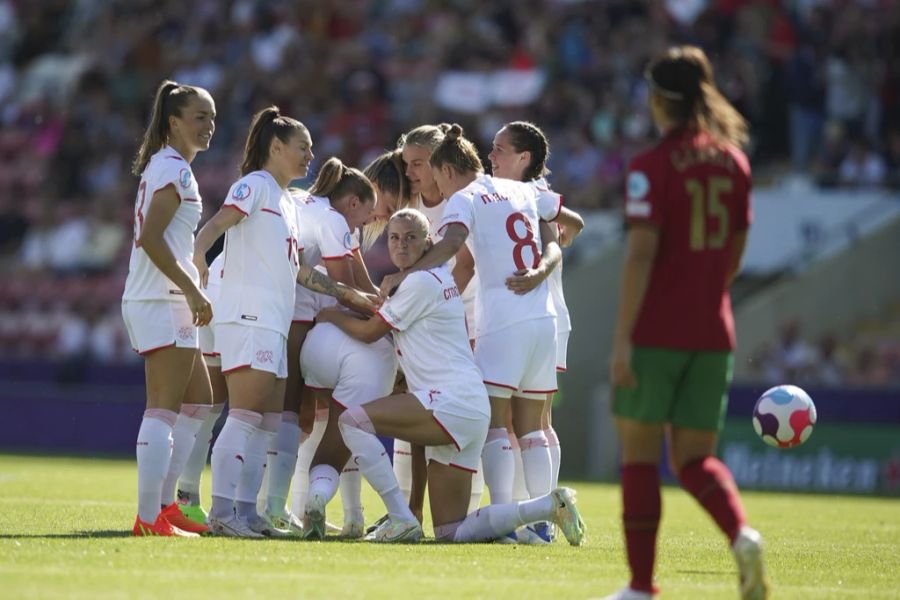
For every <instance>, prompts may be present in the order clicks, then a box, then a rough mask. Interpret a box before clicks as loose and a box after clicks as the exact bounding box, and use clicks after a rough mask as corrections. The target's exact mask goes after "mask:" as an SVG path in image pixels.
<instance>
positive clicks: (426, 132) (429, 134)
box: [397, 123, 450, 150]
mask: <svg viewBox="0 0 900 600" xmlns="http://www.w3.org/2000/svg"><path fill="white" fill-rule="evenodd" d="M448 131H450V124H449V123H440V124H439V125H419V126H418V127H416V128H415V129H410V130H409V131H407V132H406V133H404V134H403V135H401V136H400V139H399V140H397V150H403V148H404V146H421V147H422V148H428V149H429V150H434V149H435V148H437V146H438V144H440V143H441V142H442V141H444V136H445V135H446V134H447V132H448Z"/></svg>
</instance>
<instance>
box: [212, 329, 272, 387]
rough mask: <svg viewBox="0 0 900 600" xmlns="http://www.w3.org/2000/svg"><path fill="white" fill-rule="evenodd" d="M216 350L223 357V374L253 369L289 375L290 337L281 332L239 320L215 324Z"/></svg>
mask: <svg viewBox="0 0 900 600" xmlns="http://www.w3.org/2000/svg"><path fill="white" fill-rule="evenodd" d="M215 336H216V350H218V351H219V354H220V356H221V361H222V363H221V366H222V374H223V375H224V374H228V373H231V372H232V371H237V370H238V369H244V368H248V367H249V368H251V369H256V370H257V371H268V372H269V373H274V374H275V377H276V378H277V379H285V378H286V377H287V338H286V337H284V336H283V335H281V333H279V332H277V331H273V330H271V329H263V328H262V327H248V326H247V325H239V324H238V323H218V324H216V326H215Z"/></svg>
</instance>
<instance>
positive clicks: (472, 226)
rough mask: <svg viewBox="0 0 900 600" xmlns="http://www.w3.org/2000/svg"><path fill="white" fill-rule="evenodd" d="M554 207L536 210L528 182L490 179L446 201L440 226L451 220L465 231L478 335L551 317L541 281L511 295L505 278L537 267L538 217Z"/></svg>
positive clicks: (481, 179)
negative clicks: (474, 279) (475, 284)
mask: <svg viewBox="0 0 900 600" xmlns="http://www.w3.org/2000/svg"><path fill="white" fill-rule="evenodd" d="M557 208H558V207H554V208H553V210H549V209H548V208H547V207H541V206H539V204H538V198H537V196H536V194H535V192H534V190H533V189H532V188H531V187H530V186H529V185H528V184H525V183H521V182H517V181H513V180H510V179H499V178H494V177H491V176H489V175H482V176H480V177H478V178H477V179H476V180H475V181H473V182H472V183H471V184H469V185H468V186H466V187H465V188H463V189H462V190H461V191H459V192H457V193H456V194H454V195H453V196H452V197H451V198H450V201H449V202H448V205H447V209H446V210H445V212H444V220H443V225H442V228H445V227H447V226H449V225H450V224H451V223H453V222H460V223H462V224H463V225H465V226H466V227H468V228H469V237H468V240H467V242H466V243H467V244H468V246H469V249H470V250H471V252H472V256H473V258H474V259H475V268H476V270H477V272H478V276H479V288H478V298H477V307H478V308H477V309H476V310H477V314H478V317H477V323H478V325H477V326H478V331H477V334H478V335H482V334H485V333H489V332H491V331H496V330H499V329H503V328H505V327H509V326H511V325H514V324H516V323H518V322H521V321H524V320H527V319H535V318H542V317H549V316H552V315H553V310H552V305H551V303H550V299H549V290H548V286H547V284H546V282H544V283H541V285H539V286H538V287H537V288H536V289H534V290H532V291H531V292H529V293H527V294H523V295H516V294H514V293H513V292H512V291H510V290H509V289H508V288H507V287H506V280H507V278H508V277H510V276H511V275H512V274H513V273H515V272H516V271H520V270H523V269H530V268H534V267H536V266H537V265H538V263H539V262H540V259H541V254H542V245H541V237H540V225H539V223H540V219H541V218H542V217H544V218H552V217H553V216H555V214H556V213H557V212H558V211H557ZM548 215H549V217H548Z"/></svg>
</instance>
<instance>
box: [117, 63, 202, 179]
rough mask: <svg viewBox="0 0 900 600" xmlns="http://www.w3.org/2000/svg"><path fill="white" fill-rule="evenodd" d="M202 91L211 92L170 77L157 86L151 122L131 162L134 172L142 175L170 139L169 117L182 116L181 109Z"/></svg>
mask: <svg viewBox="0 0 900 600" xmlns="http://www.w3.org/2000/svg"><path fill="white" fill-rule="evenodd" d="M201 93H207V94H208V93H209V92H207V91H206V90H204V89H203V88H198V87H194V86H192V85H181V84H180V83H178V82H176V81H171V80H169V79H165V80H163V82H162V83H160V84H159V87H158V88H156V96H154V98H153V109H152V110H151V111H150V123H149V124H148V125H147V129H145V130H144V137H143V139H142V140H141V147H140V149H139V150H138V153H137V156H135V158H134V162H133V163H132V164H131V173H132V174H134V175H138V176H140V175H141V174H142V173H143V172H144V169H146V168H147V163H148V162H150V157H151V156H153V155H154V154H155V153H156V152H158V151H159V150H160V149H161V148H162V147H163V146H164V145H165V144H166V142H167V141H168V137H169V117H171V116H176V117H181V109H183V108H184V107H185V106H187V104H188V102H190V99H191V98H192V97H194V96H199V95H200V94H201Z"/></svg>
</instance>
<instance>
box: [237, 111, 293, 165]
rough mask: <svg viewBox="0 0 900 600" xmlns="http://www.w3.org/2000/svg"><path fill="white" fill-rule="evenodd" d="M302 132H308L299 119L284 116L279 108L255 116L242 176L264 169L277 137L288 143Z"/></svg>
mask: <svg viewBox="0 0 900 600" xmlns="http://www.w3.org/2000/svg"><path fill="white" fill-rule="evenodd" d="M301 131H306V126H305V125H304V124H303V123H301V122H300V121H298V120H297V119H292V118H291V117H284V116H282V115H281V112H280V111H279V109H278V107H277V106H274V105H273V106H269V107H267V108H264V109H262V110H261V111H259V112H258V113H256V114H255V115H253V121H251V123H250V132H249V133H248V134H247V142H246V143H245V144H244V161H243V162H242V163H241V175H246V174H247V173H252V172H253V171H259V170H260V169H262V168H263V165H264V164H265V163H266V161H267V160H268V159H269V150H270V147H271V146H272V138H274V137H277V138H278V139H279V140H281V141H282V142H283V143H287V142H288V140H290V139H291V136H292V135H294V134H295V133H298V132H301Z"/></svg>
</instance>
